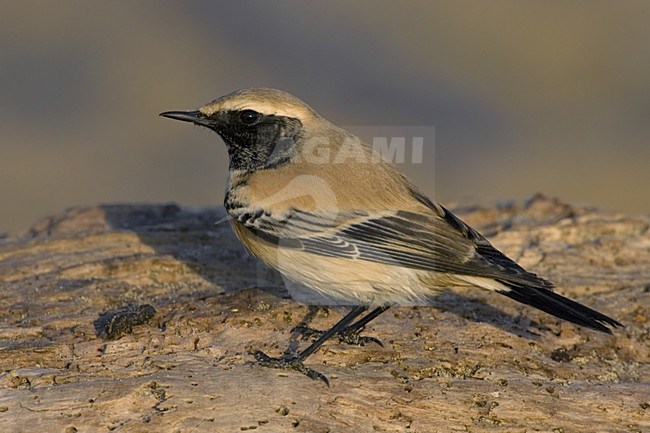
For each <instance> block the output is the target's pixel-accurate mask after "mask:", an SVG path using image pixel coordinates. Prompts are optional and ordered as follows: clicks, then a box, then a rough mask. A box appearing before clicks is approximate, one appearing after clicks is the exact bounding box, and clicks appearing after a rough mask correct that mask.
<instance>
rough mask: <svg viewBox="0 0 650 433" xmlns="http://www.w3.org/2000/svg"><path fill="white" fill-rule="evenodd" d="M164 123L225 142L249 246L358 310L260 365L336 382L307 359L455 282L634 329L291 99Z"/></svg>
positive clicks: (221, 106)
mask: <svg viewBox="0 0 650 433" xmlns="http://www.w3.org/2000/svg"><path fill="white" fill-rule="evenodd" d="M160 116H163V117H166V118H170V119H175V120H180V121H184V122H190V123H193V124H195V125H199V126H201V127H205V128H208V129H210V130H212V131H214V132H216V133H217V134H218V135H219V136H220V137H221V139H222V140H223V142H224V143H225V145H226V147H227V150H228V158H229V170H228V178H227V184H226V192H225V198H224V206H225V209H226V211H227V214H228V216H229V218H230V222H231V225H232V228H233V230H234V232H235V234H236V236H237V238H238V239H239V240H240V241H241V243H242V244H243V245H244V246H245V247H246V249H247V250H248V251H249V252H250V253H251V254H252V255H254V256H255V257H257V258H259V259H260V260H261V261H263V262H264V263H266V264H267V265H269V266H271V267H272V268H275V269H277V270H278V271H279V272H280V273H281V274H282V275H283V276H284V277H285V278H287V279H288V280H289V281H292V282H295V283H297V284H299V285H301V286H303V287H306V288H307V290H309V291H312V292H313V293H314V294H316V295H320V296H322V297H325V298H327V299H330V300H332V302H336V303H337V304H339V305H347V306H349V307H350V310H349V312H348V313H347V314H346V315H344V317H343V318H341V319H340V320H339V321H338V322H337V323H336V324H335V325H334V326H332V327H331V328H330V329H328V330H326V331H316V330H311V329H309V328H306V327H302V328H301V329H299V330H298V331H300V332H303V333H305V334H306V335H309V336H310V338H311V341H312V343H311V344H310V345H309V346H308V347H306V348H305V349H303V350H302V351H300V352H297V353H296V351H295V350H294V351H289V350H287V351H285V352H284V354H283V355H281V356H279V357H271V356H269V355H267V354H265V353H264V352H262V351H259V350H258V351H256V352H255V353H254V357H255V359H256V361H257V362H258V363H259V364H260V365H263V366H267V367H274V368H284V369H293V370H296V371H299V372H301V373H303V374H305V375H307V376H308V377H310V378H312V379H320V380H322V381H324V382H325V383H327V384H328V385H329V381H328V379H327V377H326V376H325V375H323V374H321V373H319V372H317V371H316V370H314V369H312V368H310V367H307V366H306V365H305V364H304V361H305V360H306V359H307V358H308V357H309V356H310V355H311V354H313V353H314V352H315V351H317V350H318V349H319V348H320V346H321V345H322V344H323V343H324V342H325V341H327V340H328V339H330V338H331V337H334V336H336V337H338V338H339V340H341V341H342V342H347V343H350V344H360V345H363V344H364V343H367V342H370V341H374V342H377V343H380V341H379V340H377V339H374V338H371V337H364V336H361V335H360V333H361V332H362V331H363V330H364V328H365V326H366V325H367V324H368V323H369V322H370V321H371V320H373V319H375V318H376V317H377V316H379V315H380V314H382V313H383V312H384V311H386V310H387V309H388V308H390V307H391V306H399V305H413V304H414V303H415V304H417V303H426V302H427V299H428V298H429V297H430V296H431V295H432V294H435V293H437V292H439V291H441V290H447V289H450V288H452V289H453V288H454V287H477V288H480V289H485V290H488V291H491V292H496V293H498V294H501V295H505V296H507V297H508V298H511V299H513V300H515V301H518V302H520V303H522V304H526V305H529V306H532V307H535V308H538V309H540V310H542V311H544V312H546V313H549V314H551V315H553V316H556V317H558V318H560V319H564V320H567V321H569V322H573V323H575V324H578V325H582V326H585V327H587V328H591V329H594V330H597V331H600V332H604V333H610V334H611V333H612V329H614V328H617V327H620V326H622V325H621V323H619V322H617V321H616V320H614V319H612V318H610V317H608V316H606V315H604V314H602V313H600V312H598V311H595V310H593V309H591V308H589V307H587V306H585V305H582V304H580V303H578V302H576V301H573V300H571V299H568V298H566V297H564V296H562V295H560V294H558V293H556V292H555V291H554V285H553V284H552V283H551V282H550V281H548V280H546V279H544V278H542V277H539V276H537V275H536V274H534V273H532V272H528V271H526V270H525V269H523V268H522V267H521V266H519V265H518V264H517V263H515V262H514V261H513V260H511V259H510V258H508V257H507V256H506V255H504V254H503V253H501V252H500V251H499V250H497V249H496V248H495V247H494V246H492V244H491V243H490V242H489V241H488V240H487V239H486V238H485V237H484V236H482V235H481V234H480V233H479V232H478V231H476V230H474V229H473V228H472V227H470V226H469V225H467V224H466V223H465V222H463V221H462V220H461V219H460V218H458V217H457V216H456V215H454V214H453V213H452V212H450V211H449V210H448V209H447V208H446V207H444V206H443V205H441V204H439V203H437V202H435V201H433V200H431V199H429V198H428V197H427V196H426V195H425V194H424V193H422V192H421V191H420V189H418V187H417V186H416V185H414V184H413V182H411V181H410V180H409V179H408V178H407V177H406V176H405V175H404V174H402V173H401V172H400V171H399V170H398V169H397V167H396V166H395V165H394V164H393V163H392V162H391V161H389V160H387V159H385V158H384V157H383V156H382V155H380V154H378V153H377V152H376V151H375V150H374V149H373V148H372V146H370V145H368V144H366V143H364V142H363V141H362V140H360V139H359V138H358V137H356V136H354V135H353V134H351V133H349V132H347V131H345V130H344V129H342V128H339V127H337V126H335V125H334V124H332V123H330V122H329V121H328V120H326V119H325V118H324V117H322V116H321V115H320V114H318V113H317V112H316V111H315V110H314V109H312V108H311V107H310V106H309V105H307V104H306V103H304V102H303V101H301V100H300V99H298V98H297V97H295V96H293V95H291V94H289V93H287V92H284V91H281V90H276V89H271V88H247V89H242V90H238V91H235V92H233V93H230V94H228V95H225V96H222V97H220V98H218V99H215V100H214V101H212V102H210V103H208V104H207V105H205V106H203V107H201V108H199V109H198V110H191V111H166V112H163V113H160ZM364 313H365V315H364ZM355 319H356V321H355Z"/></svg>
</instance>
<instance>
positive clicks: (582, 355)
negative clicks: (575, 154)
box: [0, 196, 650, 433]
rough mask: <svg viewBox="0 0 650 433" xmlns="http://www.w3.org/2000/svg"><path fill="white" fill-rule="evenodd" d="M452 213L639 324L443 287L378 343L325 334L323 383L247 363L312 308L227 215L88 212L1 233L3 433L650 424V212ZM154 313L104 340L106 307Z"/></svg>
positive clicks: (514, 209)
mask: <svg viewBox="0 0 650 433" xmlns="http://www.w3.org/2000/svg"><path fill="white" fill-rule="evenodd" d="M457 211H458V213H459V215H460V216H461V217H462V218H463V219H464V220H466V221H467V222H468V223H470V224H471V225H473V226H475V227H476V228H477V229H480V231H482V232H483V233H484V234H486V235H489V236H490V239H491V241H492V242H493V244H494V245H495V246H497V247H498V248H500V249H501V250H502V251H504V252H505V253H506V254H507V255H509V256H510V257H512V258H513V259H516V260H517V261H518V262H519V263H520V264H521V265H523V266H524V267H526V268H527V269H529V270H531V271H533V272H536V273H538V274H540V275H542V276H544V277H545V278H548V279H550V280H551V281H554V282H555V283H556V285H557V286H558V288H557V291H558V292H560V293H562V294H563V295H566V296H569V297H571V298H573V299H576V300H578V301H580V302H582V303H584V304H586V305H589V306H591V307H593V308H595V309H597V310H599V311H602V312H603V313H605V314H608V315H610V316H612V317H614V318H615V319H617V320H619V321H621V322H622V323H623V324H624V325H625V328H624V329H621V330H617V331H615V333H614V335H611V336H610V335H605V334H601V333H598V332H594V331H591V330H587V329H583V328H580V327H578V326H575V325H572V324H570V323H566V322H562V321H560V320H558V319H555V318H554V317H551V316H549V315H547V314H545V313H542V312H539V311H536V310H533V309H531V308H528V307H524V306H521V305H519V304H517V303H515V302H513V301H511V300H509V299H507V298H505V297H502V296H499V295H498V294H493V293H483V292H481V291H479V290H478V289H468V290H463V291H457V292H454V293H451V292H450V293H445V294H441V295H438V296H436V297H435V298H433V300H432V301H433V304H432V306H430V307H401V308H394V309H391V310H389V311H388V312H387V313H385V314H384V315H382V316H380V317H379V318H378V319H377V320H376V321H374V322H372V323H371V324H370V326H369V327H368V329H367V330H366V335H371V336H376V337H379V338H380V339H381V340H382V341H383V342H384V344H385V347H383V348H382V347H379V346H376V345H367V346H365V347H352V346H347V345H344V344H340V343H338V342H336V341H331V342H328V343H326V345H325V346H324V347H323V348H322V349H321V350H320V351H319V352H317V353H316V354H315V355H313V356H312V357H310V358H309V359H308V361H307V364H308V365H309V366H311V367H314V368H316V369H317V370H319V371H321V372H323V373H325V374H327V376H328V377H329V379H330V382H331V387H329V388H328V387H327V386H325V385H324V384H323V383H321V382H318V381H312V380H310V379H308V378H306V377H305V376H303V375H301V374H298V373H295V372H292V371H286V372H285V371H281V370H274V369H268V368H263V367H259V366H257V365H255V364H254V363H253V362H252V361H253V357H252V355H251V352H253V351H254V350H256V349H262V350H264V351H265V352H266V353H268V354H271V355H277V354H280V353H281V352H282V351H283V350H284V348H285V345H286V342H287V340H288V339H289V334H290V329H291V328H292V327H293V326H295V325H297V324H298V323H299V321H300V319H301V317H302V316H303V315H304V314H305V313H306V311H307V307H306V306H304V305H301V304H299V303H296V302H294V301H292V300H290V299H287V292H286V291H285V290H284V289H283V287H282V279H281V278H280V277H279V276H278V274H276V273H275V272H273V271H271V270H269V269H268V268H266V267H264V266H263V265H260V264H258V263H257V262H256V261H255V260H254V259H252V258H251V257H249V256H248V255H247V253H246V252H245V251H244V250H243V249H242V248H241V246H240V245H239V244H238V242H237V241H236V239H235V238H234V236H233V234H232V233H231V230H230V228H229V227H228V224H217V225H214V223H215V222H216V221H219V220H221V219H223V217H224V212H223V210H222V209H217V208H214V209H187V208H181V207H179V206H176V205H173V204H168V205H142V206H138V205H104V206H96V207H85V208H75V209H71V210H68V211H66V212H64V213H62V214H61V215H57V216H53V217H49V218H45V219H44V220H42V221H40V222H39V223H37V224H36V225H34V226H33V228H32V229H31V230H30V231H29V232H28V233H25V234H23V235H20V236H16V237H12V238H5V239H1V240H0V287H1V289H0V319H1V322H0V371H1V372H2V373H0V374H1V375H0V431H2V432H46V431H47V432H57V431H60V432H64V431H65V432H74V431H79V432H86V431H87V432H101V431H110V430H115V431H125V432H126V431H129V432H130V431H138V432H186V431H193V432H199V431H206V432H222V431H223V432H235V431H242V430H256V431H260V432H287V431H296V432H344V431H350V432H352V431H354V432H376V431H380V432H398V431H411V432H454V431H469V432H481V431H499V432H532V431H542V432H567V433H568V432H648V431H650V407H649V406H650V324H649V322H648V320H649V318H650V311H649V307H650V230H649V227H650V217H645V216H636V217H633V216H625V215H619V214H611V213H604V212H600V211H597V210H594V209H590V208H584V207H582V208H579V207H572V206H569V205H567V204H563V203H560V202H558V201H556V200H550V199H547V198H544V197H542V196H537V197H535V198H533V199H531V200H529V201H528V202H526V203H524V204H523V205H504V206H500V207H499V208H498V209H480V208H475V209H458V210H457ZM141 304H150V305H152V306H154V307H155V309H156V315H155V316H154V317H153V319H152V320H150V321H149V322H148V323H147V324H144V325H139V326H135V325H134V326H133V332H132V333H131V334H127V335H125V336H122V337H121V338H119V339H117V340H110V341H109V340H105V339H102V338H99V337H98V336H97V335H96V330H95V328H94V327H93V322H94V321H95V320H96V319H98V317H99V315H100V314H101V313H105V312H107V311H112V310H116V309H119V308H122V307H124V306H129V305H131V306H134V305H141ZM340 313H341V311H340V310H338V309H330V310H329V312H327V311H325V310H321V311H320V313H319V314H318V315H317V316H316V318H315V319H314V320H313V322H312V325H313V326H316V327H320V328H325V327H327V326H329V325H331V324H332V323H333V322H334V321H336V320H337V318H339V317H340ZM143 322H144V320H143Z"/></svg>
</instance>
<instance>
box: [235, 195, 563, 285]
mask: <svg viewBox="0 0 650 433" xmlns="http://www.w3.org/2000/svg"><path fill="white" fill-rule="evenodd" d="M431 206H432V207H429V210H430V212H429V213H427V214H424V213H418V212H410V211H404V210H399V211H378V212H375V213H369V212H361V211H353V212H306V211H301V210H299V209H295V208H292V209H290V210H289V211H287V212H285V213H283V214H282V215H279V216H274V215H273V214H271V213H268V212H264V213H261V212H249V213H246V214H245V215H246V217H245V218H238V220H239V222H241V223H242V224H243V225H244V226H245V227H247V228H248V229H249V230H251V231H252V232H253V233H254V234H255V235H257V236H259V237H261V238H262V239H264V240H266V241H267V242H271V243H274V244H276V245H279V246H281V247H283V248H299V249H302V250H304V251H305V252H308V253H311V254H315V255H321V256H328V257H340V258H346V259H350V260H366V261H371V262H378V263H384V264H390V265H395V266H403V267H408V268H413V269H418V270H423V271H432V272H440V273H448V274H460V275H468V276H477V277H491V278H494V279H498V280H503V281H508V282H513V283H517V284H527V285H532V286H534V287H538V288H543V289H551V288H552V287H553V286H552V284H551V283H549V282H547V281H546V280H544V279H542V278H539V277H537V276H536V275H535V274H532V273H530V272H527V271H525V270H524V269H523V268H521V267H520V266H519V265H517V264H516V263H515V262H513V261H512V260H510V259H508V258H507V257H506V256H505V255H503V254H502V253H501V252H499V251H498V250H497V249H495V248H494V247H493V246H492V245H491V244H490V243H489V242H488V241H487V240H486V239H485V238H484V237H483V236H481V235H480V234H479V233H478V232H476V231H475V230H474V229H472V228H471V227H469V226H468V225H467V224H465V223H464V222H462V221H461V220H460V219H459V218H458V217H456V216H455V215H453V214H452V213H451V212H449V211H448V210H447V209H445V208H444V207H442V206H440V205H437V204H436V205H433V204H431ZM251 215H253V216H254V217H251Z"/></svg>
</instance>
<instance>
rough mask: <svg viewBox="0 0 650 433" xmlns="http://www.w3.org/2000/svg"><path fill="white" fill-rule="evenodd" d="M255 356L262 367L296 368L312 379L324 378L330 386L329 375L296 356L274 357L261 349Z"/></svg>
mask: <svg viewBox="0 0 650 433" xmlns="http://www.w3.org/2000/svg"><path fill="white" fill-rule="evenodd" d="M254 356H255V359H256V360H257V363H258V364H259V365H261V366H262V367H270V368H282V369H285V370H295V371H298V372H300V373H302V374H304V375H305V376H307V377H308V378H310V379H314V380H316V379H318V380H322V381H323V382H324V383H325V385H327V386H330V381H329V380H328V379H327V376H325V375H324V374H322V373H319V372H317V371H316V370H313V369H311V368H309V367H307V366H305V364H303V362H302V361H300V360H298V359H297V358H295V357H282V358H273V357H271V356H268V355H267V354H266V353H264V352H262V351H261V350H258V351H256V352H255V354H254Z"/></svg>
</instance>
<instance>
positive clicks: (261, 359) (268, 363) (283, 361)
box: [254, 305, 374, 386]
mask: <svg viewBox="0 0 650 433" xmlns="http://www.w3.org/2000/svg"><path fill="white" fill-rule="evenodd" d="M367 309H368V307H366V306H363V305H361V306H357V307H354V308H353V309H352V310H351V311H350V312H349V313H348V314H346V315H345V317H343V318H342V319H341V320H339V321H338V322H337V323H336V325H334V326H332V327H331V328H330V329H328V330H327V331H325V332H323V333H322V334H321V335H320V337H318V339H317V340H316V341H314V342H313V343H312V344H310V345H309V346H308V347H307V348H306V349H304V350H303V351H302V352H300V353H298V354H297V355H292V354H291V353H287V352H285V353H284V354H283V355H282V356H281V357H279V358H273V357H271V356H268V355H267V354H265V353H264V352H262V351H261V350H258V351H256V352H255V354H254V356H255V359H256V360H257V363H258V364H260V365H261V366H264V367H272V368H284V369H291V370H296V371H298V372H300V373H302V374H304V375H306V376H307V377H309V378H311V379H320V380H322V381H323V382H325V383H326V384H327V386H329V380H327V377H326V376H325V375H324V374H321V373H319V372H317V371H316V370H312V369H311V368H309V367H306V366H305V365H304V364H303V361H304V360H305V359H307V357H309V355H311V354H313V353H314V352H316V351H317V350H318V348H319V347H320V346H321V345H322V344H323V343H324V342H325V341H327V340H328V339H330V338H331V337H332V336H333V335H335V334H338V332H339V331H341V330H342V329H344V328H345V327H346V326H348V325H349V324H350V323H351V322H352V321H354V319H356V318H357V317H358V316H359V315H360V314H361V313H363V312H364V311H366V310H367ZM373 312H374V311H373ZM371 314H372V313H371ZM362 326H363V325H362Z"/></svg>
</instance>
